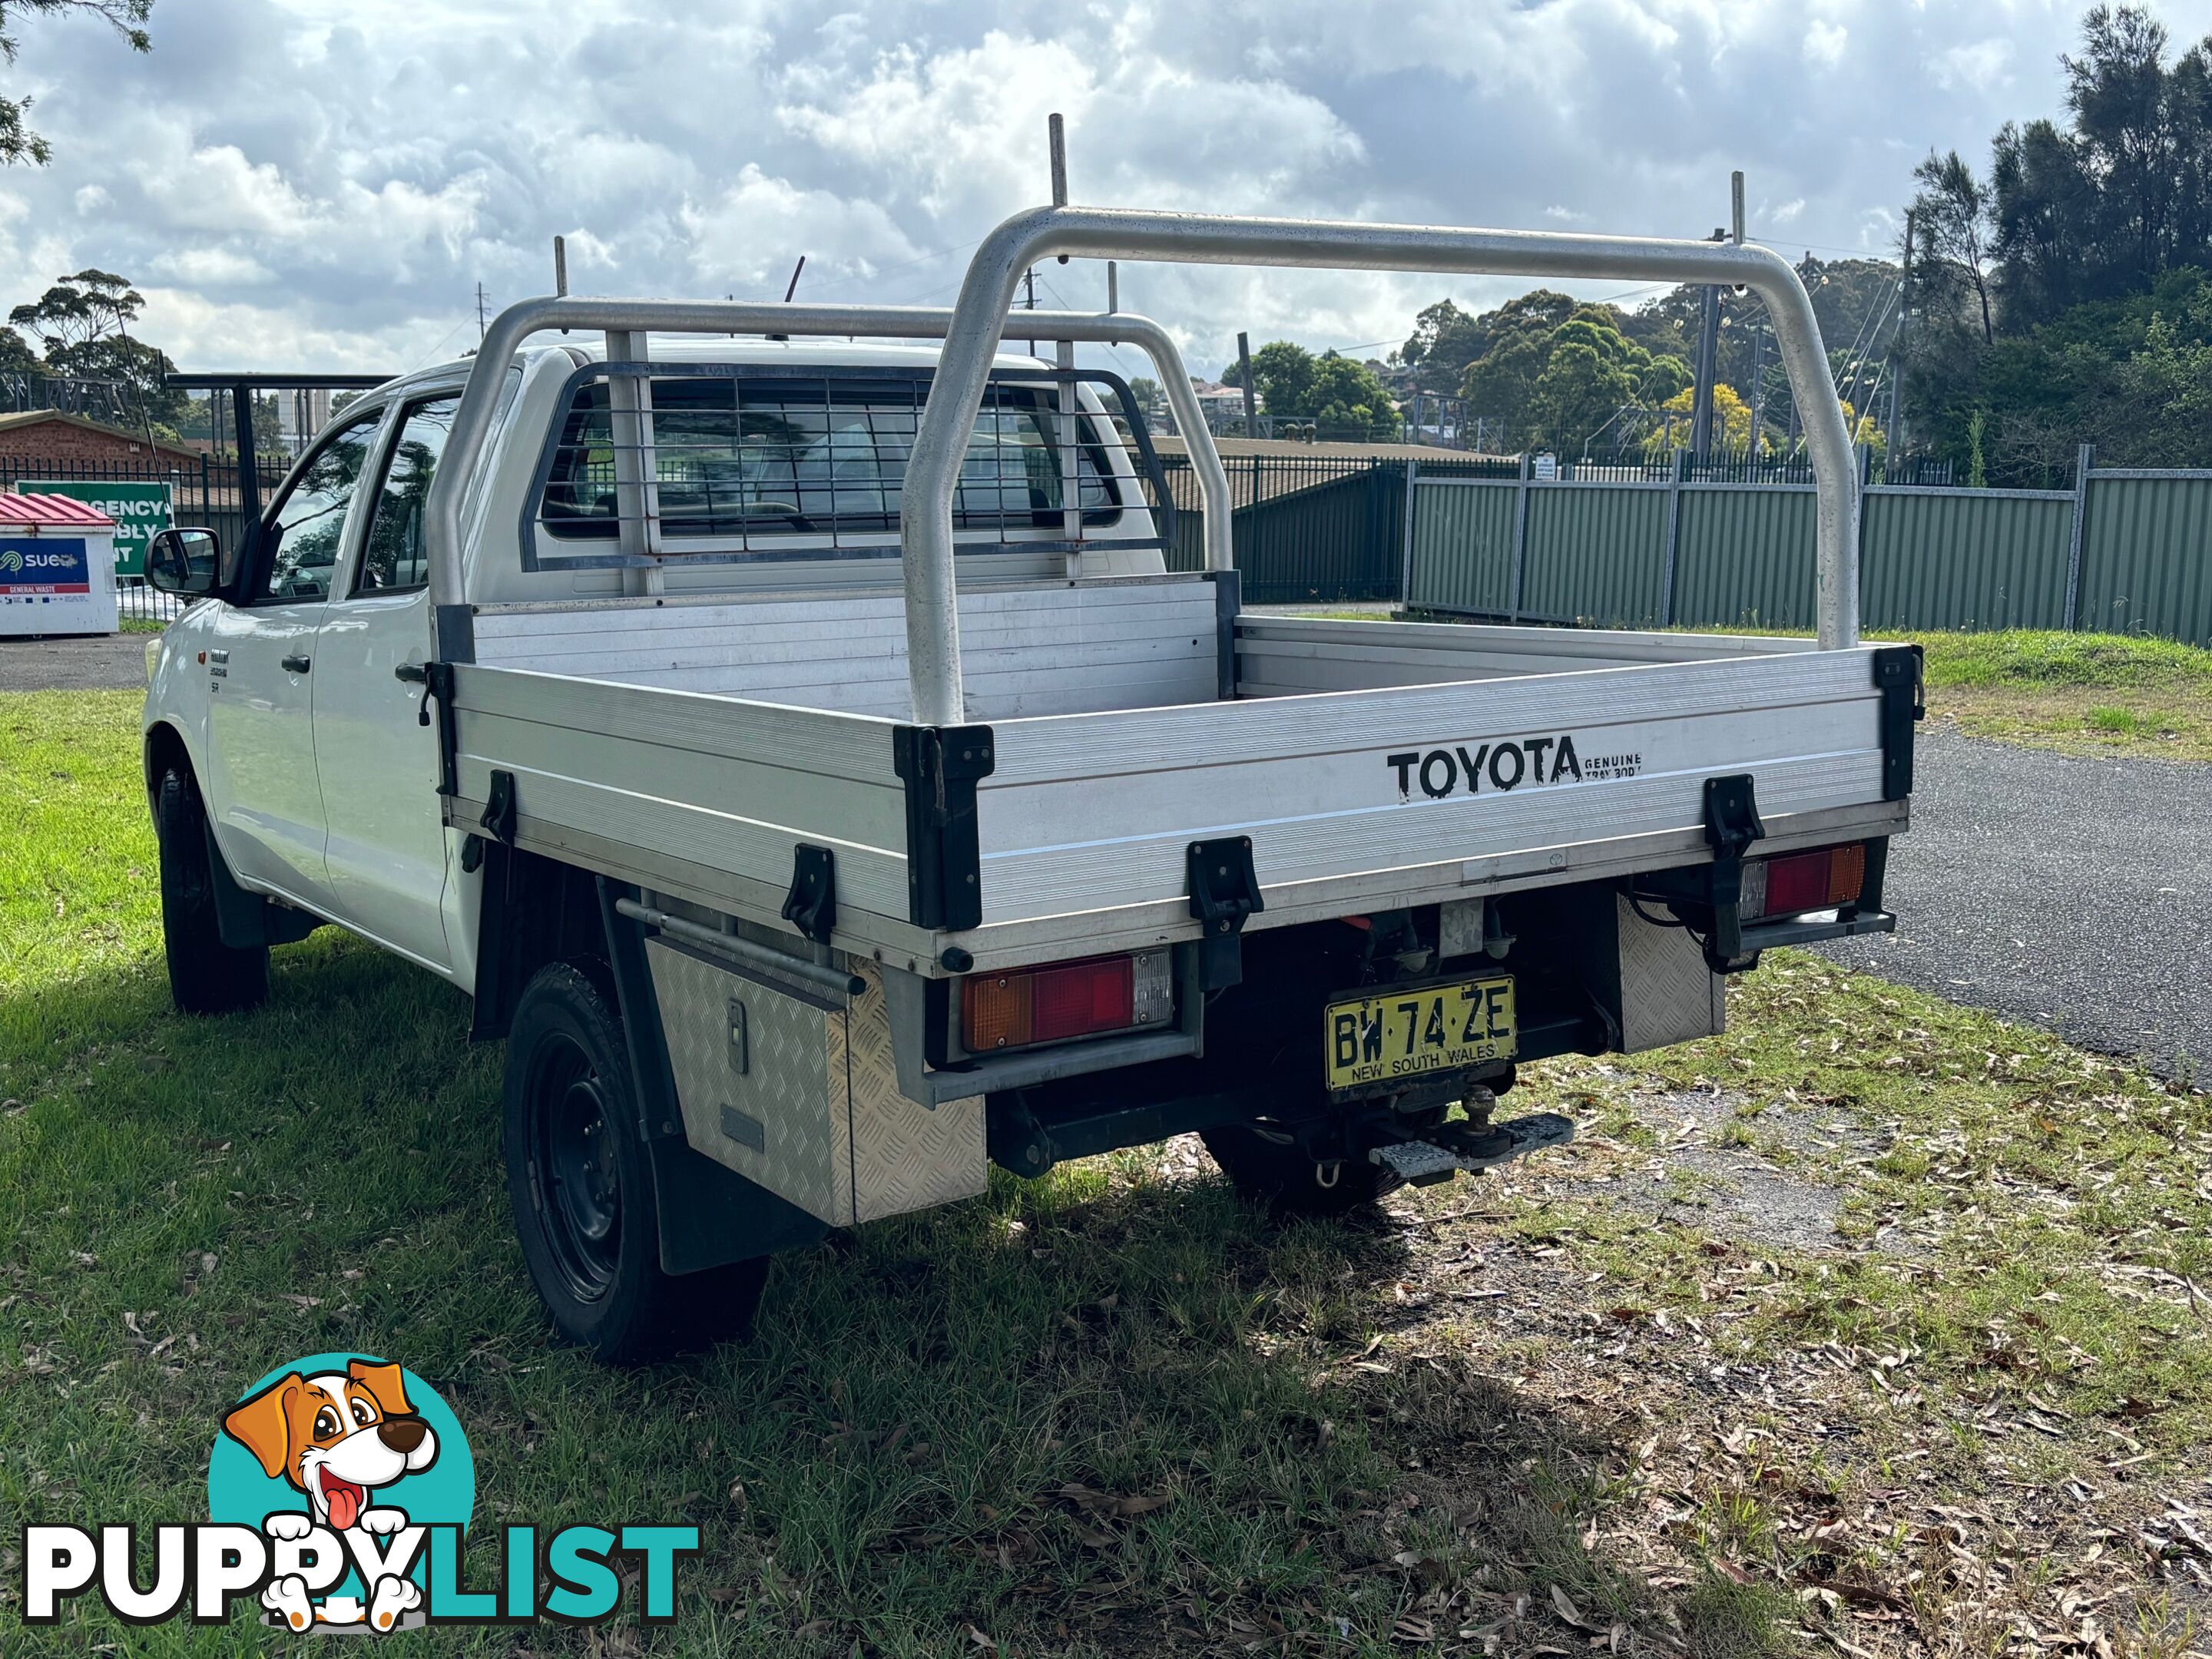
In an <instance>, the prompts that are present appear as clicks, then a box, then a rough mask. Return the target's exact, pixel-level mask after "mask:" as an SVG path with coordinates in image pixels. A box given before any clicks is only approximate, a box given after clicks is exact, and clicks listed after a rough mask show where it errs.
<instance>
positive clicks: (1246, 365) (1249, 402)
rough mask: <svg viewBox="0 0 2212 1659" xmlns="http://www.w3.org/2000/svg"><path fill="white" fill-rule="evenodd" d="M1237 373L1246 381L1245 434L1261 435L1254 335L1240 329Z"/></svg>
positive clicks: (1250, 435) (1250, 436) (1238, 333)
mask: <svg viewBox="0 0 2212 1659" xmlns="http://www.w3.org/2000/svg"><path fill="white" fill-rule="evenodd" d="M1237 377H1238V378H1239V379H1240V380H1243V382H1244V435H1245V436H1246V437H1248V438H1256V437H1258V436H1259V435H1260V411H1259V409H1258V406H1257V405H1256V404H1255V402H1254V400H1253V397H1252V337H1251V336H1250V335H1249V334H1247V333H1245V332H1244V331H1243V330H1242V329H1239V330H1238V331H1237Z"/></svg>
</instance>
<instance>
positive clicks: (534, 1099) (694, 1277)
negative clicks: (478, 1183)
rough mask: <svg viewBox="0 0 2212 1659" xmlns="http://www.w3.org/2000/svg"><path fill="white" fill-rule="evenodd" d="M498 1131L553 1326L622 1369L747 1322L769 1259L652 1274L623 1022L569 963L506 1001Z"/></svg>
mask: <svg viewBox="0 0 2212 1659" xmlns="http://www.w3.org/2000/svg"><path fill="white" fill-rule="evenodd" d="M502 1139H503V1145H504V1150H505V1153H506V1158H507V1196H508V1199H509V1200H510V1202H511V1203H512V1204H513V1208H514V1225H515V1231H517V1233H518V1234H520V1237H521V1241H522V1255H523V1260H524V1261H526V1262H527V1263H528V1265H529V1267H530V1278H531V1281H532V1284H534V1285H536V1286H537V1287H538V1296H539V1297H540V1298H541V1299H542V1300H543V1301H544V1304H545V1310H546V1311H547V1312H548V1313H549V1314H550V1315H551V1316H552V1317H553V1323H554V1324H555V1325H556V1327H557V1328H559V1330H560V1332H561V1334H562V1336H564V1337H566V1338H568V1340H570V1341H572V1342H574V1343H578V1344H580V1345H581V1346H584V1347H587V1348H589V1349H591V1350H592V1353H593V1355H594V1357H596V1358H599V1359H600V1360H603V1361H605V1362H606V1363H607V1364H618V1365H621V1364H640V1363H642V1362H645V1361H647V1360H653V1359H659V1358H665V1357H666V1356H668V1355H670V1354H675V1353H682V1352H688V1351H690V1350H691V1349H695V1348H702V1347H706V1346H710V1345H712V1344H713V1343H715V1342H718V1341H720V1340H722V1339H724V1338H726V1337H731V1336H738V1335H742V1334H744V1332H745V1331H746V1330H747V1329H748V1328H750V1325H751V1322H752V1316H753V1311H754V1310H755V1309H756V1308H757V1307H758V1306H759V1304H760V1297H761V1290H762V1287H763V1285H764V1284H765V1283H766V1281H767V1278H768V1263H767V1261H765V1260H760V1261H740V1262H735V1263H732V1264H731V1265H730V1266H727V1267H714V1268H710V1269H708V1271H706V1272H704V1273H686V1274H684V1275H683V1276H682V1277H680V1278H678V1277H673V1276H671V1275H670V1274H668V1273H664V1272H662V1271H661V1267H660V1226H659V1206H658V1201H657V1200H656V1198H655V1196H654V1193H653V1171H652V1169H651V1167H650V1165H649V1164H648V1163H647V1152H646V1147H645V1142H644V1139H643V1137H642V1136H641V1134H640V1133H639V1130H638V1112H637V1102H636V1098H635V1093H634V1091H633V1089H632V1086H631V1081H630V1069H629V1049H628V1048H627V1047H626V1046H625V1043H624V1040H623V1029H622V1023H621V1021H620V1020H619V1019H618V1018H617V1016H616V1014H615V1012H614V1011H613V1010H612V1009H611V1008H610V1007H609V1006H607V1003H606V1000H605V998H604V997H602V996H601V995H600V994H599V989H598V987H595V986H594V985H593V984H592V981H590V980H589V979H587V978H586V977H585V976H584V975H583V974H581V973H580V972H579V971H578V970H577V969H574V968H573V967H570V966H568V964H567V963H554V964H553V965H551V966H550V967H546V968H542V969H539V970H538V974H537V975H536V976H535V977H534V978H532V980H531V981H530V983H529V985H528V986H526V987H525V988H524V990H523V993H522V999H521V1001H520V1003H519V1004H518V1005H517V1006H516V1008H515V1012H514V1024H513V1028H512V1030H510V1031H509V1032H508V1034H507V1091H506V1118H505V1130H504V1134H503V1137H502Z"/></svg>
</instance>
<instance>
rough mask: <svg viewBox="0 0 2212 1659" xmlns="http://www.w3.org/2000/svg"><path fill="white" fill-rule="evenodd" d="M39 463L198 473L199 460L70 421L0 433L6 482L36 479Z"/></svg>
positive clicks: (0, 457) (31, 424)
mask: <svg viewBox="0 0 2212 1659" xmlns="http://www.w3.org/2000/svg"><path fill="white" fill-rule="evenodd" d="M41 461H61V462H65V463H67V464H68V465H70V467H72V468H76V467H90V466H106V465H119V466H121V467H123V468H124V469H125V470H126V471H137V470H138V469H140V468H150V467H152V466H154V465H156V464H157V462H158V464H159V465H162V466H164V467H170V466H176V467H185V468H189V469H190V470H191V471H194V472H197V471H199V465H200V458H199V457H198V456H197V455H195V454H192V453H190V452H188V451H185V450H182V449H174V448H172V447H169V446H168V445H167V444H162V445H160V446H158V447H154V448H149V447H147V443H146V441H145V440H144V439H143V438H140V439H137V440H135V441H134V440H131V439H129V438H125V437H123V436H121V435H118V434H115V433H109V432H101V431H99V430H97V429H95V428H91V427H82V426H78V425H76V424H75V423H74V422H70V421H38V422H28V423H26V424H24V425H22V426H18V427H14V428H9V430H7V431H4V432H0V473H4V474H5V475H6V477H7V478H8V479H9V480H13V479H15V478H17V477H36V476H37V468H36V465H35V464H36V463H38V462H41ZM26 463H31V464H33V465H30V466H28V467H27V466H26V465H25V464H26Z"/></svg>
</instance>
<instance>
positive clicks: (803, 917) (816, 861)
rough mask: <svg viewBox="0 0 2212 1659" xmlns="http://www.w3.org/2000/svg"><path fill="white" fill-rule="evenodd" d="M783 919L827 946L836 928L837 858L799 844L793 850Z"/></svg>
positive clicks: (819, 849)
mask: <svg viewBox="0 0 2212 1659" xmlns="http://www.w3.org/2000/svg"><path fill="white" fill-rule="evenodd" d="M783 919H784V920H785V921H787V922H790V923H791V924H792V925H793V926H794V927H797V928H798V929H799V932H800V933H804V934H805V935H806V937H807V938H809V939H812V940H813V941H814V942H815V943H816V944H817V945H827V944H828V943H829V935H830V934H831V933H833V932H834V931H835V930H836V926H837V855H836V854H835V853H832V852H831V851H830V850H829V848H826V847H813V846H810V845H808V844H807V843H806V842H799V845H798V846H797V847H795V848H793V849H792V854H791V891H790V892H788V893H787V894H786V895H785V896H784V900H783Z"/></svg>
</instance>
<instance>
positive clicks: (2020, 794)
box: [1823, 726, 2212, 1079]
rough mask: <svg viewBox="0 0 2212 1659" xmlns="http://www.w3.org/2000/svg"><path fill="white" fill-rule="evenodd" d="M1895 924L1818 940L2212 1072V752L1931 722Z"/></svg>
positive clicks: (1958, 991)
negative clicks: (2053, 744)
mask: <svg viewBox="0 0 2212 1659" xmlns="http://www.w3.org/2000/svg"><path fill="white" fill-rule="evenodd" d="M1915 771H1916V776H1915V781H1914V782H1915V787H1914V789H1913V799H1912V830H1911V834H1910V835H1907V836H1904V837H1902V838H1900V839H1899V841H1898V842H1897V843H1896V845H1895V847H1894V848H1893V851H1892V854H1891V858H1890V874H1889V887H1888V898H1889V903H1890V908H1892V909H1893V910H1895V911H1896V912H1897V915H1898V931H1897V932H1896V933H1893V934H1888V935H1877V936H1875V937H1874V938H1870V939H1848V940H1843V941H1840V942H1838V944H1836V945H1828V946H1825V947H1823V948H1824V949H1826V950H1827V951H1829V953H1830V954H1831V955H1832V956H1834V957H1837V958H1838V960H1840V961H1843V962H1846V963H1850V964H1851V965H1852V966H1854V967H1858V968H1864V969H1869V970H1870V971H1872V972H1875V973H1878V974H1880V975H1882V976H1883V977H1884V978H1887V979H1893V980H1899V981H1903V982H1905V984H1907V985H1912V986H1917V987H1919V988H1920V989H1922V990H1924V991H1929V992H1933V993H1934V994H1936V995H1938V996H1942V997H1948V998H1949V999H1950V1000H1953V1001H1954V1002H1964V1003H1971V1004H1973V1005H1975V1006H1978V1007H1983V1008H1989V1009H1992V1010H1994V1011H1995V1012H1998V1013H2001V1014H2004V1015H2006V1016H2008V1018H2015V1019H2021V1020H2028V1021H2032V1022H2033V1023H2034V1024H2038V1025H2041V1026H2044V1027H2045V1028H2046V1029H2048V1030H2054V1031H2056V1032H2057V1033H2058V1034H2059V1035H2060V1036H2063V1037H2064V1038H2066V1039H2067V1041H2069V1042H2074V1043H2076V1044H2079V1045H2080V1046H2081V1047H2082V1048H2093V1049H2096V1050H2098V1051H2099V1052H2100V1053H2104V1054H2119V1055H2127V1056H2140V1057H2142V1059H2143V1060H2147V1061H2148V1063H2149V1064H2150V1065H2151V1066H2153V1067H2154V1068H2155V1069H2156V1070H2158V1071H2159V1072H2160V1073H2164V1074H2166V1075H2167V1076H2172V1075H2173V1074H2174V1073H2175V1072H2176V1071H2177V1070H2179V1069H2182V1068H2184V1067H2192V1068H2193V1069H2194V1072H2195V1073H2196V1075H2197V1077H2198V1078H2199V1079H2203V1076H2204V1074H2205V1073H2206V1072H2207V1071H2208V1070H2212V1000H2208V998H2207V994H2206V991H2205V987H2204V986H2203V979H2204V977H2205V975H2206V970H2207V968H2208V966H2212V765H2202V764H2191V763H2185V762H2172V761H2152V760H2084V759H2075V758H2071V757H2067V756H2064V755H2053V754H2048V753H2045V751H2043V750H2035V749H2017V748H2014V747H2012V746H2010V745H2009V744H1996V743H1987V742H1984V741H1982V740H1980V739H1978V738H1966V737H1960V735H1958V734H1957V733H1956V732H1950V731H1946V730H1944V729H1943V728H1942V727H1941V726H1926V727H1923V728H1922V734H1921V739H1920V747H1919V753H1918V757H1917V765H1916V768H1915Z"/></svg>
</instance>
